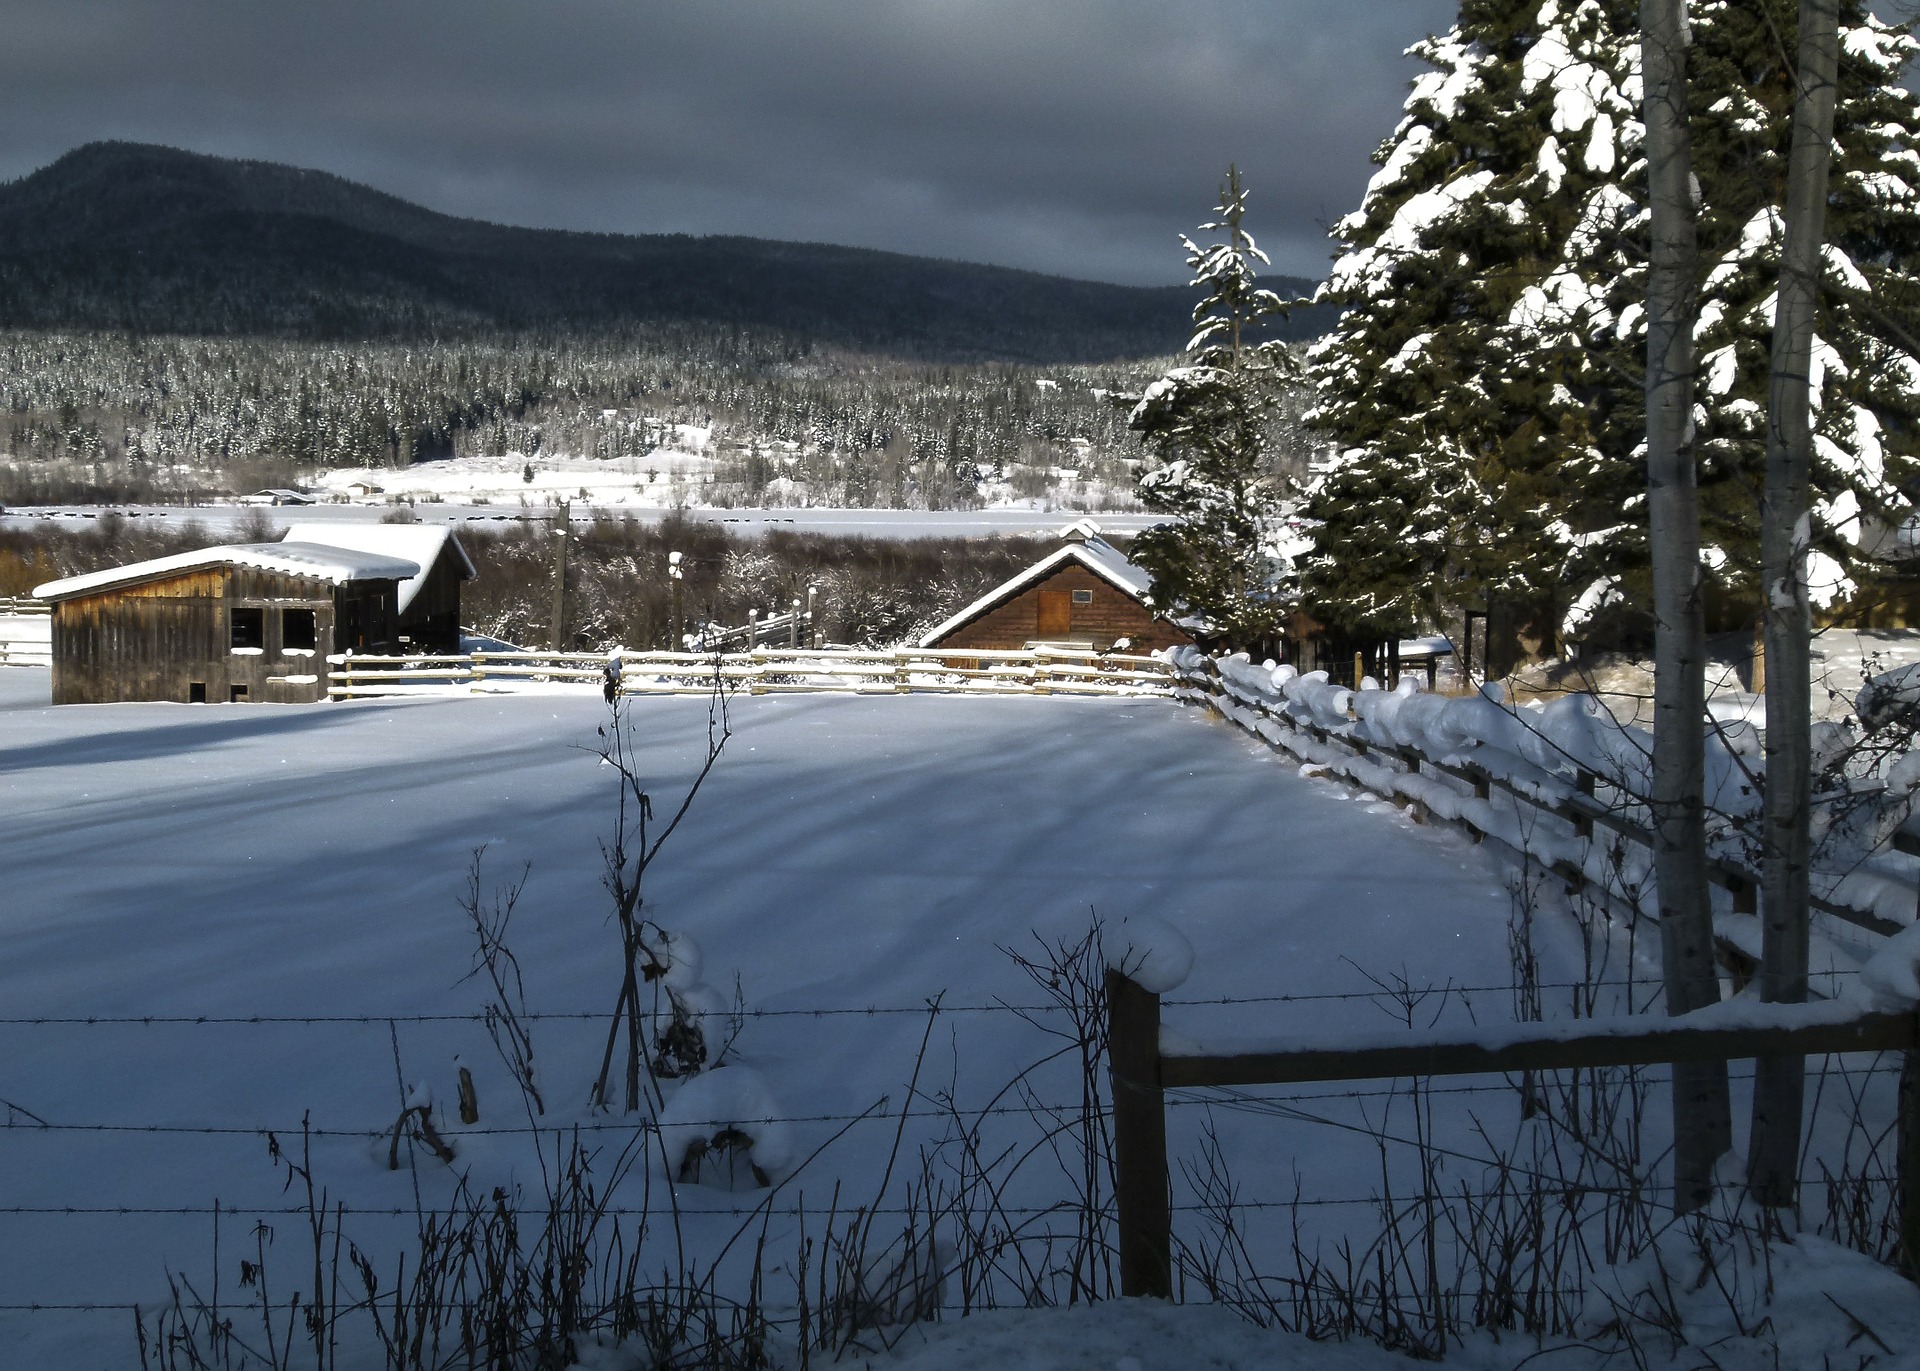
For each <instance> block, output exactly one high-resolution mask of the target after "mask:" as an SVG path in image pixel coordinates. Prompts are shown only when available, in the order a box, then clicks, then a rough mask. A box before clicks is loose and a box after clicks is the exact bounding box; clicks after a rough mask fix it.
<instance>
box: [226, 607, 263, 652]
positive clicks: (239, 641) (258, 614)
mask: <svg viewBox="0 0 1920 1371" xmlns="http://www.w3.org/2000/svg"><path fill="white" fill-rule="evenodd" d="M232 638H233V641H232V643H231V644H230V646H232V648H233V650H234V651H236V652H244V651H246V650H247V649H249V648H251V649H252V650H253V651H255V652H258V651H259V650H260V649H262V648H264V647H265V646H266V645H267V611H266V610H264V609H259V608H252V609H236V610H234V611H233V634H232Z"/></svg>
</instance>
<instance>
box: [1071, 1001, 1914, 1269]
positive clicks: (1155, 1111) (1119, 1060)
mask: <svg viewBox="0 0 1920 1371" xmlns="http://www.w3.org/2000/svg"><path fill="white" fill-rule="evenodd" d="M1772 1008H1776V1009H1779V1010H1783V1011H1788V1012H1787V1013H1783V1014H1781V1015H1780V1016H1779V1018H1778V1020H1777V1021H1775V1022H1755V1023H1740V1022H1737V1021H1736V1022H1724V1020H1725V1019H1726V1015H1725V1014H1724V1013H1723V1012H1722V1011H1721V1010H1719V1009H1716V1008H1709V1009H1705V1010H1701V1011H1699V1012H1698V1013H1696V1014H1689V1015H1684V1016H1681V1017H1679V1018H1659V1017H1653V1016H1641V1017H1633V1018H1615V1019H1585V1020H1575V1021H1572V1022H1571V1024H1569V1023H1562V1024H1557V1025H1556V1024H1533V1023H1529V1024H1515V1025H1513V1026H1512V1027H1511V1029H1510V1030H1507V1031H1505V1032H1502V1033H1497V1034H1496V1033H1491V1032H1487V1031H1481V1032H1477V1033H1476V1034H1475V1035H1474V1036H1472V1037H1470V1038H1463V1037H1451V1036H1444V1035H1442V1036H1432V1037H1429V1036H1425V1035H1422V1034H1419V1033H1414V1032H1409V1033H1407V1034H1406V1035H1405V1039H1404V1041H1394V1042H1385V1043H1374V1044H1369V1045H1357V1046H1352V1047H1340V1046H1330V1047H1317V1048H1298V1049H1281V1050H1254V1051H1247V1052H1238V1053H1225V1054H1223V1053H1203V1052H1197V1051H1192V1052H1188V1051H1182V1052H1166V1051H1164V1050H1163V1049H1162V1047H1161V1044H1160V997H1159V996H1158V995H1156V994H1154V993H1153V992H1152V991H1150V990H1148V989H1146V988H1145V987H1144V986H1141V985H1140V984H1138V983H1137V982H1135V981H1134V980H1132V979H1131V978H1130V977H1128V976H1126V975H1124V974H1123V973H1122V972H1120V971H1109V972H1108V973H1107V1032H1108V1050H1109V1070H1110V1074H1111V1083H1112V1088H1113V1124H1114V1194H1115V1199H1116V1202H1117V1205H1118V1210H1119V1215H1118V1219H1119V1239H1120V1292H1121V1293H1122V1294H1123V1295H1151V1296H1156V1297H1159V1298H1162V1299H1165V1298H1168V1297H1170V1296H1171V1295H1172V1275H1173V1237H1172V1218H1173V1210H1172V1191H1171V1181H1170V1176H1169V1173H1168V1169H1167V1122H1166V1098H1165V1095H1166V1091H1168V1090H1170V1089H1176V1088H1185V1087H1206V1086H1236V1085H1291V1084H1296V1083H1301V1082H1307V1081H1359V1080H1378V1079H1382V1078H1386V1077H1395V1076H1471V1075H1487V1074H1498V1073H1508V1072H1527V1071H1554V1070H1567V1069H1573V1068H1585V1067H1600V1066H1651V1065H1658V1064H1662V1063H1665V1064H1671V1063H1674V1062H1701V1061H1726V1060H1732V1059H1738V1058H1747V1057H1767V1056H1789V1055H1800V1054H1806V1055H1819V1054H1823V1053H1829V1052H1900V1053H1903V1054H1905V1057H1904V1065H1903V1068H1902V1072H1901V1078H1900V1096H1899V1120H1898V1141H1897V1144H1896V1158H1897V1160H1896V1173H1897V1174H1896V1177H1895V1194H1896V1205H1897V1209H1898V1214H1899V1234H1900V1252H1901V1256H1902V1265H1903V1267H1904V1268H1905V1269H1906V1270H1908V1271H1909V1272H1913V1271H1916V1270H1920V1066H1917V1063H1920V1055H1916V1053H1920V1018H1916V1016H1915V1014H1913V1013H1912V1012H1900V1013H1858V1012H1855V1013H1846V1014H1842V1013H1835V1012H1832V1011H1837V1010H1838V1009H1839V1007H1838V1006H1832V1005H1822V1006H1785V1005H1782V1006H1773V1007H1772ZM1794 1010H1800V1011H1803V1012H1801V1013H1800V1014H1798V1015H1796V1014H1794V1013H1792V1012H1791V1011H1794ZM1806 1011H1811V1012H1806Z"/></svg>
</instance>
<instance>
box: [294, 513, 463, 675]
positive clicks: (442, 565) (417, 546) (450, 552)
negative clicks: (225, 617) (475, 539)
mask: <svg viewBox="0 0 1920 1371" xmlns="http://www.w3.org/2000/svg"><path fill="white" fill-rule="evenodd" d="M287 541H288V542H290V543H319V544H323V545H325V546H327V547H341V548H351V549H352V550H353V551H355V552H365V553H372V554H376V555H379V556H384V557H392V558H395V559H401V560H405V561H409V562H413V563H415V564H417V565H418V566H419V568H420V570H419V571H417V572H416V573H414V574H413V575H412V576H409V577H407V578H406V579H404V580H402V581H401V582H400V590H399V611H400V624H399V629H398V641H399V646H400V647H401V648H403V649H404V650H406V651H408V652H458V651H459V650H460V585H461V582H463V581H471V580H472V579H473V578H474V574H475V573H474V569H473V560H472V559H471V558H470V557H468V556H467V550H466V549H465V548H463V547H461V546H460V540H459V539H458V538H456V537H454V535H453V532H452V530H450V529H446V528H436V527H434V526H433V525H431V524H349V523H334V522H325V523H323V522H318V521H316V522H313V523H293V524H289V525H288V526H287Z"/></svg>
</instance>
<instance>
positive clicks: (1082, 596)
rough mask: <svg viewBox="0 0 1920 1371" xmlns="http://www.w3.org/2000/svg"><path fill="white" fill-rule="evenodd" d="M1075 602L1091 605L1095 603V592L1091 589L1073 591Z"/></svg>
mask: <svg viewBox="0 0 1920 1371" xmlns="http://www.w3.org/2000/svg"><path fill="white" fill-rule="evenodd" d="M1073 602H1074V603H1075V604H1076V605H1090V604H1092V603H1093V592H1092V591H1091V590H1076V591H1074V592H1073Z"/></svg>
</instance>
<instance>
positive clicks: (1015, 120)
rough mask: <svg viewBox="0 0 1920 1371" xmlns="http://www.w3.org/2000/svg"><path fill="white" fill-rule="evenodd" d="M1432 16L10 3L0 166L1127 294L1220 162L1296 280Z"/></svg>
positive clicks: (1405, 11) (530, 4) (1368, 3)
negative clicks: (1017, 272) (216, 173)
mask: <svg viewBox="0 0 1920 1371" xmlns="http://www.w3.org/2000/svg"><path fill="white" fill-rule="evenodd" d="M1452 13H1453V5H1452V4H1451V3H1446V2H1445V0H1358V2H1357V3H1354V2H1351V0H1350V2H1349V3H1344V4H1342V3H1336V2H1335V0H1184V2H1183V3H1179V4H1168V3H1165V2H1164V0H1161V3H1140V2H1138V0H1082V2H1080V3H1050V2H1049V0H758V2H757V3H750V2H749V0H732V2H728V0H680V2H679V3H640V2H639V0H626V2H625V3H615V2H614V0H539V2H538V3H535V2H534V0H518V2H516V3H506V2H505V0H381V2H380V3H365V2H363V0H333V2H332V3H326V4H304V3H302V4H296V3H290V2H289V0H224V2H223V0H184V2H183V3H169V4H153V3H151V2H150V0H14V3H13V4H12V5H11V6H9V17H8V20H7V23H6V26H5V31H4V32H5V41H4V43H0V120H3V121H4V122H0V128H3V129H4V130H5V133H4V135H0V176H18V175H21V174H24V173H26V172H28V171H31V170H33V169H34V168H35V167H37V166H40V165H43V164H45V163H46V162H48V161H50V160H52V159H53V158H54V157H56V156H58V155H59V154H60V153H62V152H64V151H66V150H68V149H69V148H71V147H74V146H76V145H78V144H80V143H83V142H87V141H90V140H92V139H96V138H126V139H133V140H138V141H151V142H164V143H170V144H173V145H175V146H180V147H186V148H193V149H196V150H200V151H206V152H217V153H223V154H227V155H232V156H248V157H263V158H269V159H272V160H275V161H286V162H293V163H296V164H299V165H303V166H313V167H321V168H324V169H326V170H329V171H334V172H338V173H340V174H341V175H344V176H348V177H351V178H353V179H355V180H362V181H367V182H370V183H372V184H374V185H377V186H379V187H380V188H382V189H384V190H388V191H391V192H393V193H394V194H397V195H401V196H404V197H406V198H408V199H411V200H415V201H418V202H420V203H423V204H427V205H430V206H432V207H433V208H436V209H441V210H445V211H448V212H450V213H456V214H466V215H476V216H479V217H483V218H489V219H495V220H500V221H503V222H508V223H517V224H532V225H540V226H548V227H570V228H595V229H606V230H612V231H618V232H673V231H681V232H690V233H743V234H753V235H756V236H762V237H771V238H799V239H810V240H816V241H826V242H838V243H856V244H861V245H865V246H872V247H883V248H890V249H895V250H898V251H903V252H915V253H926V254H932V255H938V256H948V257H963V258H969V259H972V260H977V261H992V262H999V263H1004V264H1007V265H1013V266H1024V267H1032V268H1035V269H1038V270H1043V271H1055V272H1062V273H1066V274H1070V275H1075V276H1087V277H1096V278H1101V279H1108V280H1124V281H1171V280H1177V279H1180V278H1181V263H1180V258H1179V253H1178V248H1177V244H1176V239H1175V236H1174V235H1175V234H1176V233H1178V232H1180V231H1182V230H1184V229H1188V228H1190V227H1191V226H1192V225H1193V224H1194V223H1195V222H1197V221H1198V220H1199V219H1200V218H1201V217H1202V215H1203V213H1204V211H1205V209H1206V207H1207V206H1208V205H1209V204H1211V203H1212V200H1211V194H1212V191H1213V190H1214V188H1215V186H1216V184H1217V182H1218V180H1219V177H1220V174H1221V173H1222V171H1223V170H1224V169H1225V166H1226V164H1227V162H1228V161H1229V160H1233V161H1237V162H1238V163H1239V165H1240V167H1241V169H1242V171H1243V172H1244V173H1245V175H1246V178H1247V181H1248V183H1249V185H1250V186H1251V187H1252V190H1253V200H1252V210H1251V226H1252V227H1253V229H1254V231H1255V232H1256V234H1257V235H1258V236H1259V237H1260V238H1261V240H1262V243H1263V245H1264V246H1266V248H1267V249H1268V251H1269V252H1270V253H1271V254H1272V256H1273V258H1274V261H1275V264H1276V266H1277V267H1279V268H1280V269H1282V270H1290V271H1297V272H1301V273H1306V274H1316V275H1317V274H1319V272H1320V271H1321V270H1322V269H1323V267H1324V264H1325V262H1326V259H1327V248H1326V243H1325V239H1324V236H1323V226H1324V224H1325V223H1326V222H1327V221H1329V220H1331V219H1333V218H1335V217H1337V216H1339V215H1341V214H1343V213H1345V212H1346V211H1348V210H1349V209H1351V208H1353V206H1354V204H1355V203H1356V202H1357V200H1358V197H1359V193H1360V190H1361V188H1362V187H1363V186H1364V185H1365V183H1366V178H1367V175H1368V174H1369V171H1370V167H1369V165H1368V162H1367V158H1368V155H1369V154H1370V153H1371V151H1372V150H1373V148H1374V146H1375V145H1376V144H1377V143H1378V142H1379V140H1380V139H1381V138H1382V137H1384V136H1385V135H1386V134H1387V132H1388V131H1389V130H1390V129H1391V128H1392V125H1393V123H1394V120H1395V118H1396V117H1397V111H1398V107H1399V103H1400V100H1401V97H1402V95H1403V93H1404V90H1405V85H1406V82H1407V81H1408V80H1409V79H1410V77H1411V76H1412V75H1413V74H1414V71H1415V70H1416V67H1415V65H1414V64H1413V63H1411V62H1409V61H1408V60H1406V59H1405V58H1403V57H1402V56H1401V49H1403V48H1404V47H1405V46H1406V45H1407V44H1408V43H1410V42H1413V41H1414V40H1416V39H1417V38H1419V37H1420V36H1421V35H1422V34H1424V33H1427V32H1429V31H1431V30H1432V29H1434V28H1436V27H1440V26H1444V25H1445V24H1446V23H1447V22H1448V21H1449V20H1450V18H1451V16H1452Z"/></svg>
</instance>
